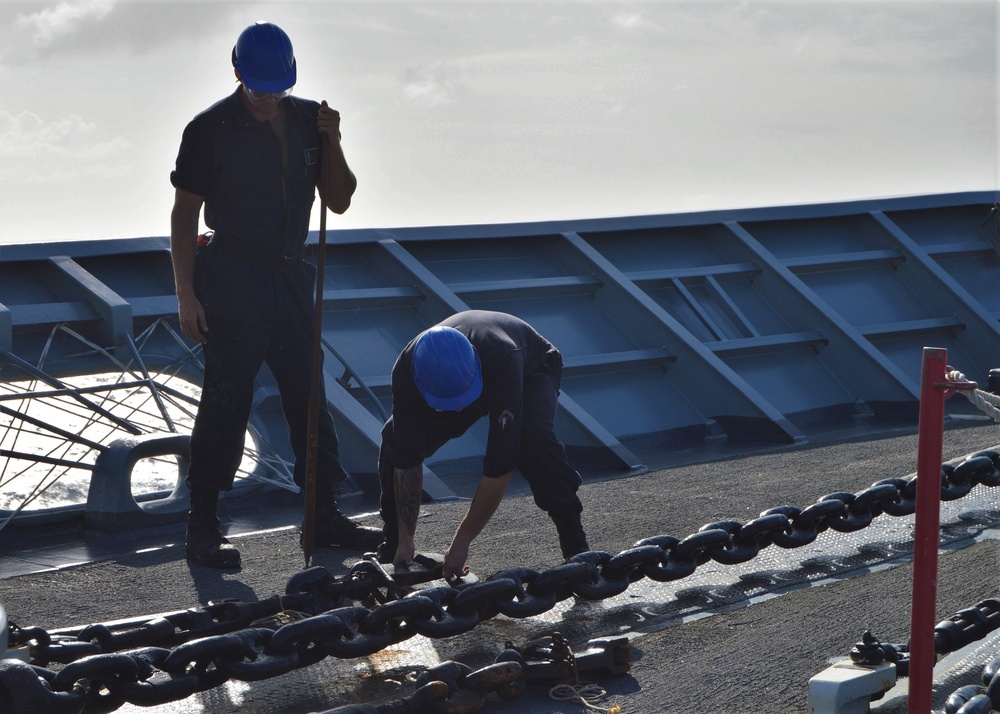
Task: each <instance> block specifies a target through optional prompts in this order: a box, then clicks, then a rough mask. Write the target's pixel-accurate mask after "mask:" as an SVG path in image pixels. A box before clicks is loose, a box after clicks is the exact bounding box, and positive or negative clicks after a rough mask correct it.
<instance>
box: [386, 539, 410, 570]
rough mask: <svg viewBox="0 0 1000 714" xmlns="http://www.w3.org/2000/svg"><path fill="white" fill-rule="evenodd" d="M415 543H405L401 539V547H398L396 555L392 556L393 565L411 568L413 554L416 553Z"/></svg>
mask: <svg viewBox="0 0 1000 714" xmlns="http://www.w3.org/2000/svg"><path fill="white" fill-rule="evenodd" d="M415 550H416V549H415V548H414V546H413V543H412V542H410V543H404V542H403V539H402V538H401V539H400V541H399V545H397V546H396V554H395V555H394V556H392V564H393V565H398V566H402V567H406V568H408V567H410V566H411V565H413V554H414V552H415Z"/></svg>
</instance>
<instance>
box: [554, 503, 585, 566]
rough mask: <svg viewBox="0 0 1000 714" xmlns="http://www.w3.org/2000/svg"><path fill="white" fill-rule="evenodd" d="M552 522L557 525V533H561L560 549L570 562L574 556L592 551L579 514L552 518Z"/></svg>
mask: <svg viewBox="0 0 1000 714" xmlns="http://www.w3.org/2000/svg"><path fill="white" fill-rule="evenodd" d="M550 515H551V514H550ZM552 522H553V523H555V524H556V531H557V532H558V533H559V548H560V549H561V550H562V555H563V558H565V559H566V560H569V559H570V558H572V557H573V556H574V555H577V554H579V553H586V552H587V551H588V550H590V546H589V545H588V544H587V534H586V533H584V532H583V524H582V523H581V522H580V514H579V513H572V514H561V515H559V516H552Z"/></svg>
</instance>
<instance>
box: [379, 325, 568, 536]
mask: <svg viewBox="0 0 1000 714" xmlns="http://www.w3.org/2000/svg"><path fill="white" fill-rule="evenodd" d="M439 324H441V325H445V326H447V327H453V328H455V329H456V330H458V331H459V332H461V333H462V334H464V335H465V336H466V337H467V338H468V339H469V342H471V343H472V345H473V347H475V348H476V352H477V353H478V354H479V360H480V364H481V365H482V374H483V392H482V394H481V395H480V397H479V398H478V399H477V400H476V401H474V402H473V403H472V404H470V405H469V406H467V407H466V408H465V409H462V410H461V411H456V412H442V411H436V410H434V409H432V408H431V407H430V406H428V404H427V402H426V401H424V398H423V397H422V396H421V394H420V390H419V389H418V388H417V385H416V382H415V381H414V379H413V368H412V356H413V346H414V343H415V342H416V338H414V340H413V341H411V342H410V343H409V344H408V345H407V346H406V347H405V348H404V349H403V351H402V352H401V353H400V355H399V357H398V358H397V359H396V363H395V365H394V366H393V368H392V416H390V417H389V419H388V421H386V423H385V426H384V427H383V429H382V446H381V450H380V452H379V480H380V482H381V486H382V500H381V504H380V505H381V515H382V520H383V521H385V528H384V530H385V533H386V537H387V540H388V541H389V542H394V541H395V540H396V537H397V535H396V526H397V522H396V496H395V489H394V487H393V469H395V468H399V469H408V468H411V467H413V466H416V465H418V464H421V463H423V461H424V459H426V458H428V457H429V456H431V455H432V454H434V453H435V452H436V451H437V450H438V449H440V448H441V447H442V446H443V445H444V444H445V443H447V442H448V441H450V440H451V439H454V438H456V437H459V436H461V435H462V434H464V433H465V432H466V431H468V429H469V428H470V427H471V426H472V425H473V424H475V423H476V422H477V421H479V419H481V418H482V417H484V416H487V415H488V417H489V436H488V437H487V442H486V454H485V457H484V459H483V476H486V477H488V478H490V477H492V478H496V477H499V476H503V475H504V474H506V473H508V472H509V471H511V470H513V469H514V468H515V467H516V468H517V469H518V470H520V472H521V475H522V476H524V478H525V480H526V481H527V482H528V485H529V486H530V487H531V493H532V496H533V497H534V499H535V503H536V505H537V506H538V507H539V508H541V509H542V510H543V511H545V512H546V513H548V514H549V515H550V516H553V517H554V519H560V518H562V517H565V516H569V515H575V514H579V513H580V512H581V511H582V510H583V506H582V504H581V503H580V499H579V497H578V496H577V491H578V489H579V487H580V483H581V479H580V474H579V473H577V472H576V470H575V469H574V468H573V467H572V466H571V465H570V463H569V460H568V459H567V458H566V449H565V447H564V446H563V444H562V443H561V442H560V441H559V440H558V439H557V438H556V435H555V431H554V427H553V420H554V419H555V414H556V406H557V400H558V398H559V385H560V383H561V380H562V364H563V363H562V355H561V354H560V353H559V350H557V349H556V348H555V347H554V346H553V345H552V344H551V343H550V342H549V341H548V340H546V339H545V338H544V337H543V336H542V335H540V334H539V333H538V331H537V330H535V329H534V328H533V327H532V326H531V325H529V324H528V323H527V322H525V321H524V320H521V319H520V318H517V317H514V316H513V315H508V314H506V313H502V312H492V311H487V310H468V311H465V312H460V313H456V314H455V315H452V316H451V317H449V318H447V319H445V320H443V321H442V322H441V323H439Z"/></svg>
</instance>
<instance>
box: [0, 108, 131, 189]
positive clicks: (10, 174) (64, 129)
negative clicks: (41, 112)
mask: <svg viewBox="0 0 1000 714" xmlns="http://www.w3.org/2000/svg"><path fill="white" fill-rule="evenodd" d="M133 148H134V147H133V146H132V144H131V143H130V142H129V141H127V140H126V139H124V138H122V137H113V138H111V139H107V140H102V139H101V137H100V136H99V132H98V131H97V126H96V125H95V124H91V123H88V122H86V121H84V120H83V119H82V118H81V117H80V116H78V115H76V114H71V115H70V116H68V117H66V118H64V119H60V120H58V121H53V122H48V123H46V122H45V121H44V120H43V119H42V118H41V117H39V116H38V115H37V114H34V113H33V112H27V111H25V112H20V113H19V114H11V113H10V112H5V111H0V166H3V168H2V169H0V179H3V180H5V181H8V180H13V179H16V180H18V181H22V182H25V183H36V182H44V181H69V180H72V179H76V178H79V177H80V176H93V177H101V178H107V177H110V176H119V175H122V174H125V173H130V172H131V171H132V156H131V154H132V151H133Z"/></svg>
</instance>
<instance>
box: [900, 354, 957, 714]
mask: <svg viewBox="0 0 1000 714" xmlns="http://www.w3.org/2000/svg"><path fill="white" fill-rule="evenodd" d="M947 362H948V350H946V349H942V348H940V347H925V348H924V354H923V363H922V365H921V369H920V417H919V425H918V429H917V506H916V531H915V533H914V536H913V595H912V605H911V612H910V689H909V696H908V697H907V707H906V711H907V714H928V713H929V712H930V711H931V694H932V689H933V685H934V663H935V661H936V659H937V656H936V654H935V652H934V624H935V609H936V606H937V560H938V544H939V543H940V528H941V453H942V447H941V442H942V440H943V438H944V399H945V395H944V389H943V386H944V381H945V369H946V367H947Z"/></svg>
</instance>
